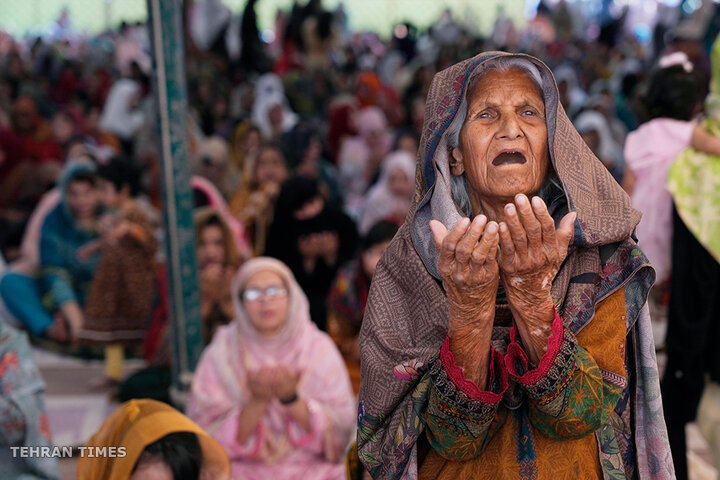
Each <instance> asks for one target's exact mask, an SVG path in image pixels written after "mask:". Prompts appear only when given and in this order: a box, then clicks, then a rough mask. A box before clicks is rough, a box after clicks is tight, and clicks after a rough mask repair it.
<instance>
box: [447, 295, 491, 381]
mask: <svg viewBox="0 0 720 480" xmlns="http://www.w3.org/2000/svg"><path fill="white" fill-rule="evenodd" d="M493 314H494V305H493ZM480 315H483V316H484V317H486V318H484V319H483V320H481V321H478V322H473V323H472V324H471V325H468V324H467V318H468V316H470V317H476V316H480ZM493 316H494V315H493ZM458 324H461V325H463V326H462V327H459V328H455V329H452V328H451V329H450V331H449V332H448V337H449V338H450V351H451V352H452V354H453V356H454V357H455V364H456V365H457V366H459V367H461V368H462V369H463V372H464V374H465V378H466V379H467V380H470V381H471V382H473V383H474V384H475V385H477V386H478V388H480V390H485V389H486V388H487V383H488V377H489V368H490V340H491V338H492V327H493V317H490V316H489V314H488V313H487V312H483V313H473V312H463V311H457V312H454V311H452V309H451V312H450V325H458Z"/></svg>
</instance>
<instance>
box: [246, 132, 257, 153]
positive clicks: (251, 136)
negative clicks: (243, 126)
mask: <svg viewBox="0 0 720 480" xmlns="http://www.w3.org/2000/svg"><path fill="white" fill-rule="evenodd" d="M259 146H260V132H259V131H258V130H255V129H252V130H250V131H249V132H248V133H247V135H245V140H243V150H245V151H246V152H251V151H253V150H255V149H256V148H258V147H259Z"/></svg>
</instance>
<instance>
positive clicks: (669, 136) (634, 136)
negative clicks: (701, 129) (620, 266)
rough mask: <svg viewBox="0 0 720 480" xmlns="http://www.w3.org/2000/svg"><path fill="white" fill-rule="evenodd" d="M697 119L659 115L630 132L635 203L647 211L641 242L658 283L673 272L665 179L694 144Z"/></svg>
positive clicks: (639, 230)
mask: <svg viewBox="0 0 720 480" xmlns="http://www.w3.org/2000/svg"><path fill="white" fill-rule="evenodd" d="M695 125H696V124H695V122H685V121H682V120H673V119H669V118H656V119H654V120H651V121H649V122H647V123H644V124H643V125H641V126H640V128H638V129H637V130H635V131H634V132H631V133H630V134H628V136H627V140H626V141H625V151H624V154H625V162H626V165H627V168H629V169H630V170H632V172H633V173H634V174H635V177H636V180H635V188H634V189H633V193H632V204H633V207H635V208H637V209H638V210H640V211H641V212H642V214H643V216H642V219H641V220H640V224H639V225H638V227H637V237H638V245H639V246H640V248H641V249H642V251H643V252H644V253H645V255H647V257H648V259H650V262H651V263H652V265H653V267H654V268H655V271H656V273H657V280H656V283H660V282H662V281H664V280H666V279H667V278H668V277H669V276H670V272H671V254H672V197H671V195H670V192H668V190H667V188H665V182H666V180H667V176H668V171H669V170H670V166H671V165H672V163H673V162H674V161H675V159H676V158H677V156H678V155H679V154H680V153H681V152H682V151H683V150H685V149H686V148H688V147H689V146H690V139H691V137H692V132H693V129H694V128H695Z"/></svg>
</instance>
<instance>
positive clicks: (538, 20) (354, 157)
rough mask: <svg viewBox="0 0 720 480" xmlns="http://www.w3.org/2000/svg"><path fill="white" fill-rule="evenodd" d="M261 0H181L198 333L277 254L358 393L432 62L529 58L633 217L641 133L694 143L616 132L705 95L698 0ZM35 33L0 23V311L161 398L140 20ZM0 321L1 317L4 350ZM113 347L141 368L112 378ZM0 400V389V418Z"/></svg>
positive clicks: (663, 265) (150, 137)
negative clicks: (390, 10)
mask: <svg viewBox="0 0 720 480" xmlns="http://www.w3.org/2000/svg"><path fill="white" fill-rule="evenodd" d="M87 1H90V0H87ZM263 2H264V0H248V1H247V2H245V3H244V4H243V5H241V6H240V8H237V9H235V10H231V9H230V8H229V7H228V6H227V5H225V4H223V1H222V0H194V1H190V0H188V1H185V2H183V11H184V17H183V20H184V32H185V37H184V41H185V55H186V57H185V63H186V69H187V85H188V96H189V105H190V112H189V115H188V116H187V118H186V119H185V125H186V134H187V139H188V144H189V149H190V158H191V169H192V180H191V186H192V189H193V200H194V211H195V225H196V245H197V262H198V269H199V271H198V278H199V283H200V292H201V309H200V310H201V315H202V325H203V335H204V339H205V343H209V342H210V341H211V340H212V338H213V334H214V332H215V331H216V330H217V329H218V328H219V327H220V326H222V325H225V324H228V323H230V322H231V321H232V320H233V319H234V318H236V316H237V310H236V308H237V305H234V303H233V294H232V293H231V283H232V278H233V277H234V276H235V274H236V272H237V271H238V268H239V267H240V266H241V265H243V264H244V263H246V262H248V261H249V260H250V259H252V258H254V257H258V256H269V257H274V258H276V259H278V260H280V261H282V262H283V263H284V264H285V265H286V266H287V267H288V268H289V269H290V271H291V272H292V274H293V276H294V278H295V280H296V281H297V283H298V285H299V286H300V288H301V289H302V292H303V293H304V295H305V296H306V297H307V300H308V303H309V312H310V318H311V320H312V322H313V323H314V325H316V326H317V328H318V329H319V330H320V331H324V332H327V333H328V334H329V335H330V337H331V338H332V339H333V340H334V343H335V345H336V347H337V349H338V350H339V352H340V353H341V355H342V358H343V361H344V364H345V366H344V368H345V369H346V370H347V372H348V374H349V378H350V380H351V382H352V386H353V388H354V391H355V392H357V388H358V385H359V375H360V368H359V345H358V335H359V331H360V326H361V323H362V318H363V311H364V308H365V303H366V300H367V295H368V289H369V285H370V281H371V279H372V275H373V271H374V268H375V265H376V264H377V262H378V260H379V258H380V255H381V254H382V252H383V250H384V248H385V247H386V246H387V245H388V243H389V242H390V240H391V239H392V238H393V236H394V234H395V233H396V231H397V229H398V228H399V226H400V225H402V222H403V220H404V218H405V215H406V213H407V211H408V208H409V206H410V204H411V201H412V198H413V193H414V189H415V161H416V156H417V152H418V148H419V144H420V142H421V137H422V133H423V132H422V128H423V118H424V114H425V98H426V96H427V93H428V90H429V88H430V82H431V80H432V77H433V75H434V74H435V73H436V72H438V71H440V70H442V69H444V68H446V67H448V66H450V65H452V64H454V63H455V62H457V61H459V60H462V59H465V58H469V57H471V56H474V55H475V54H477V53H479V52H482V51H487V50H506V51H513V52H526V53H529V54H532V55H534V56H537V57H538V58H540V59H541V60H543V61H544V62H546V63H547V64H548V66H549V67H550V68H551V69H552V71H553V72H554V74H555V76H556V79H557V83H558V88H559V93H560V99H561V101H562V104H563V107H564V108H565V110H566V111H567V113H568V115H569V116H570V118H571V119H572V120H573V123H574V124H575V126H576V128H577V129H578V130H579V131H580V133H581V134H582V136H583V138H584V140H585V141H586V143H587V145H588V147H589V148H590V149H592V151H593V152H594V153H595V154H596V156H597V157H598V158H599V159H600V161H602V163H603V164H604V165H605V166H606V167H607V168H608V170H609V171H610V172H611V173H612V175H613V177H614V178H615V179H616V180H617V181H618V182H619V183H620V184H621V185H623V186H624V187H625V188H626V191H628V193H630V194H631V195H633V202H634V203H635V205H636V207H638V208H640V209H641V210H643V211H644V213H645V210H646V209H647V210H648V211H649V210H652V209H653V208H655V204H656V203H658V202H663V201H664V200H663V198H664V197H662V198H661V196H657V195H659V194H658V193H657V192H658V190H661V191H664V177H663V176H662V175H661V178H660V180H657V181H659V182H660V184H658V183H657V181H656V180H653V178H654V177H653V175H654V173H653V172H655V171H657V169H660V170H662V169H663V168H664V169H665V170H663V171H664V172H665V174H667V169H668V168H669V165H666V166H660V164H659V163H656V164H652V162H651V163H650V164H648V163H647V161H646V162H645V163H643V159H646V158H647V157H648V155H649V156H651V157H652V154H653V152H649V153H648V150H652V147H656V150H663V149H665V150H667V149H670V150H672V149H673V148H677V151H675V150H672V151H673V152H674V155H677V154H679V153H680V152H681V151H682V150H684V149H685V148H687V147H690V146H694V147H696V148H698V149H700V150H701V151H702V148H701V146H698V144H697V143H693V141H691V140H692V139H691V135H692V130H693V128H694V127H693V126H690V127H687V126H684V127H683V126H677V129H674V127H673V128H670V129H669V132H670V133H667V132H664V131H663V130H662V128H660V130H658V131H653V132H650V133H648V131H647V130H646V131H645V134H646V136H644V137H643V136H636V137H635V141H633V140H632V138H633V132H639V131H642V126H643V125H647V124H648V123H649V122H651V121H652V120H654V119H657V118H671V119H674V120H677V121H681V122H683V125H685V124H688V125H689V124H690V122H691V121H692V119H693V118H694V117H695V116H696V115H698V114H700V113H701V112H702V101H703V99H704V98H705V97H706V95H707V94H708V92H710V91H711V89H712V88H711V83H710V81H711V76H712V73H713V72H712V62H711V57H710V48H711V45H712V43H713V41H714V40H715V37H716V36H717V34H718V32H719V31H720V9H718V8H717V7H716V5H715V4H714V3H713V2H709V1H708V2H700V1H699V0H696V1H692V0H684V1H675V2H667V3H663V2H656V1H654V0H653V1H644V2H635V3H636V4H637V5H636V4H634V3H633V2H620V1H612V0H605V1H597V2H564V1H560V2H555V1H548V2H545V1H541V2H539V3H537V2H527V4H525V3H526V2H520V3H522V4H523V9H524V10H525V11H526V13H527V18H524V19H522V20H521V21H518V20H517V19H516V18H515V17H512V16H508V15H506V13H505V11H504V10H503V8H502V7H498V8H495V7H494V6H493V7H492V9H490V8H487V9H486V8H484V7H482V6H481V5H483V3H484V2H477V7H474V5H475V4H474V3H473V8H470V10H472V11H473V13H474V15H473V16H462V15H459V14H458V10H450V9H448V10H446V11H444V12H443V13H442V15H441V16H440V18H437V19H435V21H433V22H432V23H431V24H430V25H429V26H428V27H424V26H423V27H419V26H417V25H415V24H414V23H413V22H410V21H408V22H399V23H396V24H393V25H392V26H391V28H390V31H375V32H373V31H359V30H355V29H353V28H352V18H351V17H349V14H348V12H347V10H346V9H345V8H344V6H343V5H342V4H339V5H337V4H335V5H334V6H333V7H332V8H329V7H325V6H324V5H323V2H322V1H320V0H309V1H306V2H295V3H294V4H293V5H292V7H291V8H288V9H279V10H278V11H277V15H276V16H275V18H274V20H273V22H272V24H271V25H261V24H260V21H259V20H258V15H257V12H256V9H258V8H260V6H261V4H263ZM467 8H468V7H467V5H466V9H467ZM478 17H483V18H487V17H491V18H492V19H493V21H492V22H491V25H492V27H491V28H490V29H485V30H479V29H478V28H477V18H478ZM0 23H1V22H0ZM39 33H40V34H26V35H21V34H18V32H17V31H13V32H12V33H11V32H10V31H6V32H2V31H0V252H1V256H0V271H1V272H2V279H1V280H0V296H1V297H2V300H3V310H2V318H1V319H0V324H2V325H3V328H6V329H7V328H9V327H7V325H12V326H13V327H18V328H20V329H25V330H27V331H28V332H29V333H30V334H31V337H32V339H33V342H35V343H39V344H41V345H43V346H44V347H46V348H51V349H55V350H59V351H63V352H66V353H71V354H79V355H85V356H93V355H96V356H99V357H101V358H104V359H105V362H106V370H105V378H103V380H102V384H103V385H98V387H100V386H110V387H112V388H113V389H115V388H117V389H118V390H117V392H118V395H119V398H120V399H121V400H127V399H130V398H138V397H147V396H152V397H154V398H157V399H159V400H163V401H166V402H170V398H169V395H168V392H167V389H168V386H169V382H170V369H169V363H170V361H171V353H170V348H171V346H170V342H169V340H168V338H169V333H168V323H169V322H168V318H167V317H168V307H167V305H168V298H167V286H166V283H167V281H166V270H165V268H164V250H163V249H162V248H159V246H161V245H162V242H163V238H164V235H163V228H162V221H161V219H162V203H161V200H162V191H161V181H160V163H159V162H160V159H159V153H158V146H159V142H158V132H157V123H158V120H157V113H156V108H157V105H156V102H157V99H156V96H155V94H154V92H153V83H152V75H153V68H152V58H151V56H150V38H149V31H148V27H147V25H146V23H145V22H143V21H140V22H137V23H126V22H123V23H122V24H120V25H118V26H117V27H114V28H112V29H107V30H104V31H102V32H99V33H93V34H88V33H87V32H84V31H79V30H78V29H76V28H74V27H73V21H72V15H70V13H69V12H68V11H67V10H65V11H63V12H62V13H61V14H60V16H59V17H58V18H57V19H56V20H55V21H53V22H52V24H51V25H50V26H49V27H48V28H46V29H45V31H43V32H39ZM678 54H679V56H678ZM661 58H662V59H669V60H665V64H662V63H660V64H659V62H658V60H659V59H661ZM658 69H660V70H663V69H664V70H665V76H662V75H661V76H660V77H658V76H657V75H655V74H656V73H657V72H658V71H659V70H658ZM668 72H670V73H672V75H671V74H670V73H668ZM678 72H680V73H678ZM676 74H677V75H676ZM683 74H687V76H692V79H691V80H688V78H686V77H687V76H686V77H683V78H680V77H682V75H683ZM654 82H655V83H654ZM657 82H660V83H659V84H658V83H657ZM662 82H665V83H662ZM658 88H659V89H660V91H659V92H660V93H658V91H655V90H657V89H658ZM653 89H655V90H653ZM658 96H661V97H663V98H670V100H668V102H674V103H672V105H669V104H667V103H668V102H666V103H662V102H661V101H660V100H658V98H657V97H658ZM660 104H661V105H660ZM678 105H684V106H686V107H689V108H686V109H684V110H682V109H679V107H678ZM679 110H682V111H679ZM656 125H657V124H656ZM692 125H694V123H693V124H692ZM667 128H669V127H667ZM683 128H684V129H683ZM678 129H680V130H682V132H684V133H683V134H680V133H677V132H679V131H680V130H678ZM673 135H676V136H677V137H678V139H677V141H676V142H675V143H672V142H671V141H670V140H668V137H673ZM660 140H667V141H668V144H664V145H661V144H662V142H661V141H660ZM696 140H697V139H696ZM670 143H672V145H669V144H670ZM713 148H715V147H714V146H712V145H710V146H708V147H707V149H706V151H708V152H709V153H716V150H713ZM717 153H720V151H717ZM673 158H674V157H673ZM671 160H672V159H671ZM648 165H649V166H648ZM653 182H656V183H653ZM638 192H640V196H638ZM668 198H669V197H668ZM643 202H644V203H643ZM668 208H669V207H668ZM666 210H667V209H666ZM669 212H670V210H667V211H666V212H665V216H663V214H662V213H660V214H658V215H659V216H660V217H662V218H660V219H659V220H651V221H655V222H656V223H654V224H650V225H649V226H646V227H645V229H646V230H647V231H648V232H650V233H648V234H647V237H646V238H648V239H650V238H651V237H653V236H654V235H655V236H659V237H662V238H660V239H655V238H654V237H653V238H652V240H647V241H646V242H647V244H648V246H647V251H646V253H647V254H648V256H649V257H650V259H651V261H653V263H654V264H656V267H657V270H658V278H657V285H658V286H657V287H656V288H655V289H654V290H653V293H652V294H651V297H652V298H651V299H650V300H651V308H652V310H653V316H654V320H655V322H656V324H657V325H658V335H657V338H656V342H657V343H658V346H659V349H660V351H662V349H663V348H664V347H663V344H664V332H663V325H664V323H665V320H664V319H665V317H666V316H667V313H666V312H667V305H668V295H669V294H668V292H669V288H670V287H669V286H668V285H669V281H670V278H671V271H672V261H671V258H670V257H671V246H670V242H671V238H672V226H671V225H670V226H668V222H670V219H669V217H668V215H669V214H670V213H669ZM665 217H667V218H665ZM650 218H652V214H650ZM663 222H665V223H663ZM639 237H640V245H641V247H643V249H644V250H645V249H646V247H645V246H644V245H643V240H644V238H643V236H642V235H639ZM715 258H717V257H715ZM711 261H712V257H711ZM715 273H716V272H714V273H712V275H715ZM713 282H717V280H713ZM718 285H720V283H713V284H712V285H711V287H709V288H710V289H715V291H717V287H718ZM286 286H287V285H286ZM236 294H237V292H236ZM265 294H267V295H269V293H267V291H266V292H265ZM9 338H10V334H7V335H6V336H0V353H1V352H2V351H3V350H2V348H3V347H2V343H3V341H4V339H9ZM7 341H8V342H9V340H7ZM26 353H27V352H26ZM126 356H131V357H140V358H142V359H143V360H144V362H145V364H146V368H144V369H142V370H141V371H140V372H138V373H135V374H134V375H133V376H131V377H130V378H126V376H125V374H124V370H123V361H124V360H123V359H124V358H125V357H126ZM0 358H5V357H0ZM4 366H5V363H0V372H3V371H4V370H3V368H4ZM3 381H4V380H0V384H2V383H3ZM37 408H39V409H41V408H42V407H41V405H40V406H38V407H37ZM2 415H3V414H2V403H0V424H2V423H3V420H2ZM352 421H353V420H352V419H351V422H352ZM38 428H39V429H42V425H38ZM1 440H2V435H0V441H1ZM294 445H296V447H297V445H300V443H297V444H294ZM297 448H301V447H297ZM1 459H2V457H0V460H1ZM0 463H1V462H0ZM42 478H44V477H42ZM48 478H53V477H52V476H49V477H48ZM288 478H289V477H288ZM327 478H334V477H332V476H328V477H327Z"/></svg>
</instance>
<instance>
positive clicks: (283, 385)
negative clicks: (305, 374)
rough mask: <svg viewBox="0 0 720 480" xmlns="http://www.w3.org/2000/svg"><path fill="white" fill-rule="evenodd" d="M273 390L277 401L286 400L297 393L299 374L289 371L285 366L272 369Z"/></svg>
mask: <svg viewBox="0 0 720 480" xmlns="http://www.w3.org/2000/svg"><path fill="white" fill-rule="evenodd" d="M272 377H273V389H274V391H275V396H276V397H277V398H278V400H280V401H282V400H287V399H289V398H291V397H292V396H293V395H295V394H296V393H297V387H298V383H299V381H300V372H296V371H294V370H291V369H289V368H288V367H285V366H278V367H275V368H274V373H273V376H272Z"/></svg>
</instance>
